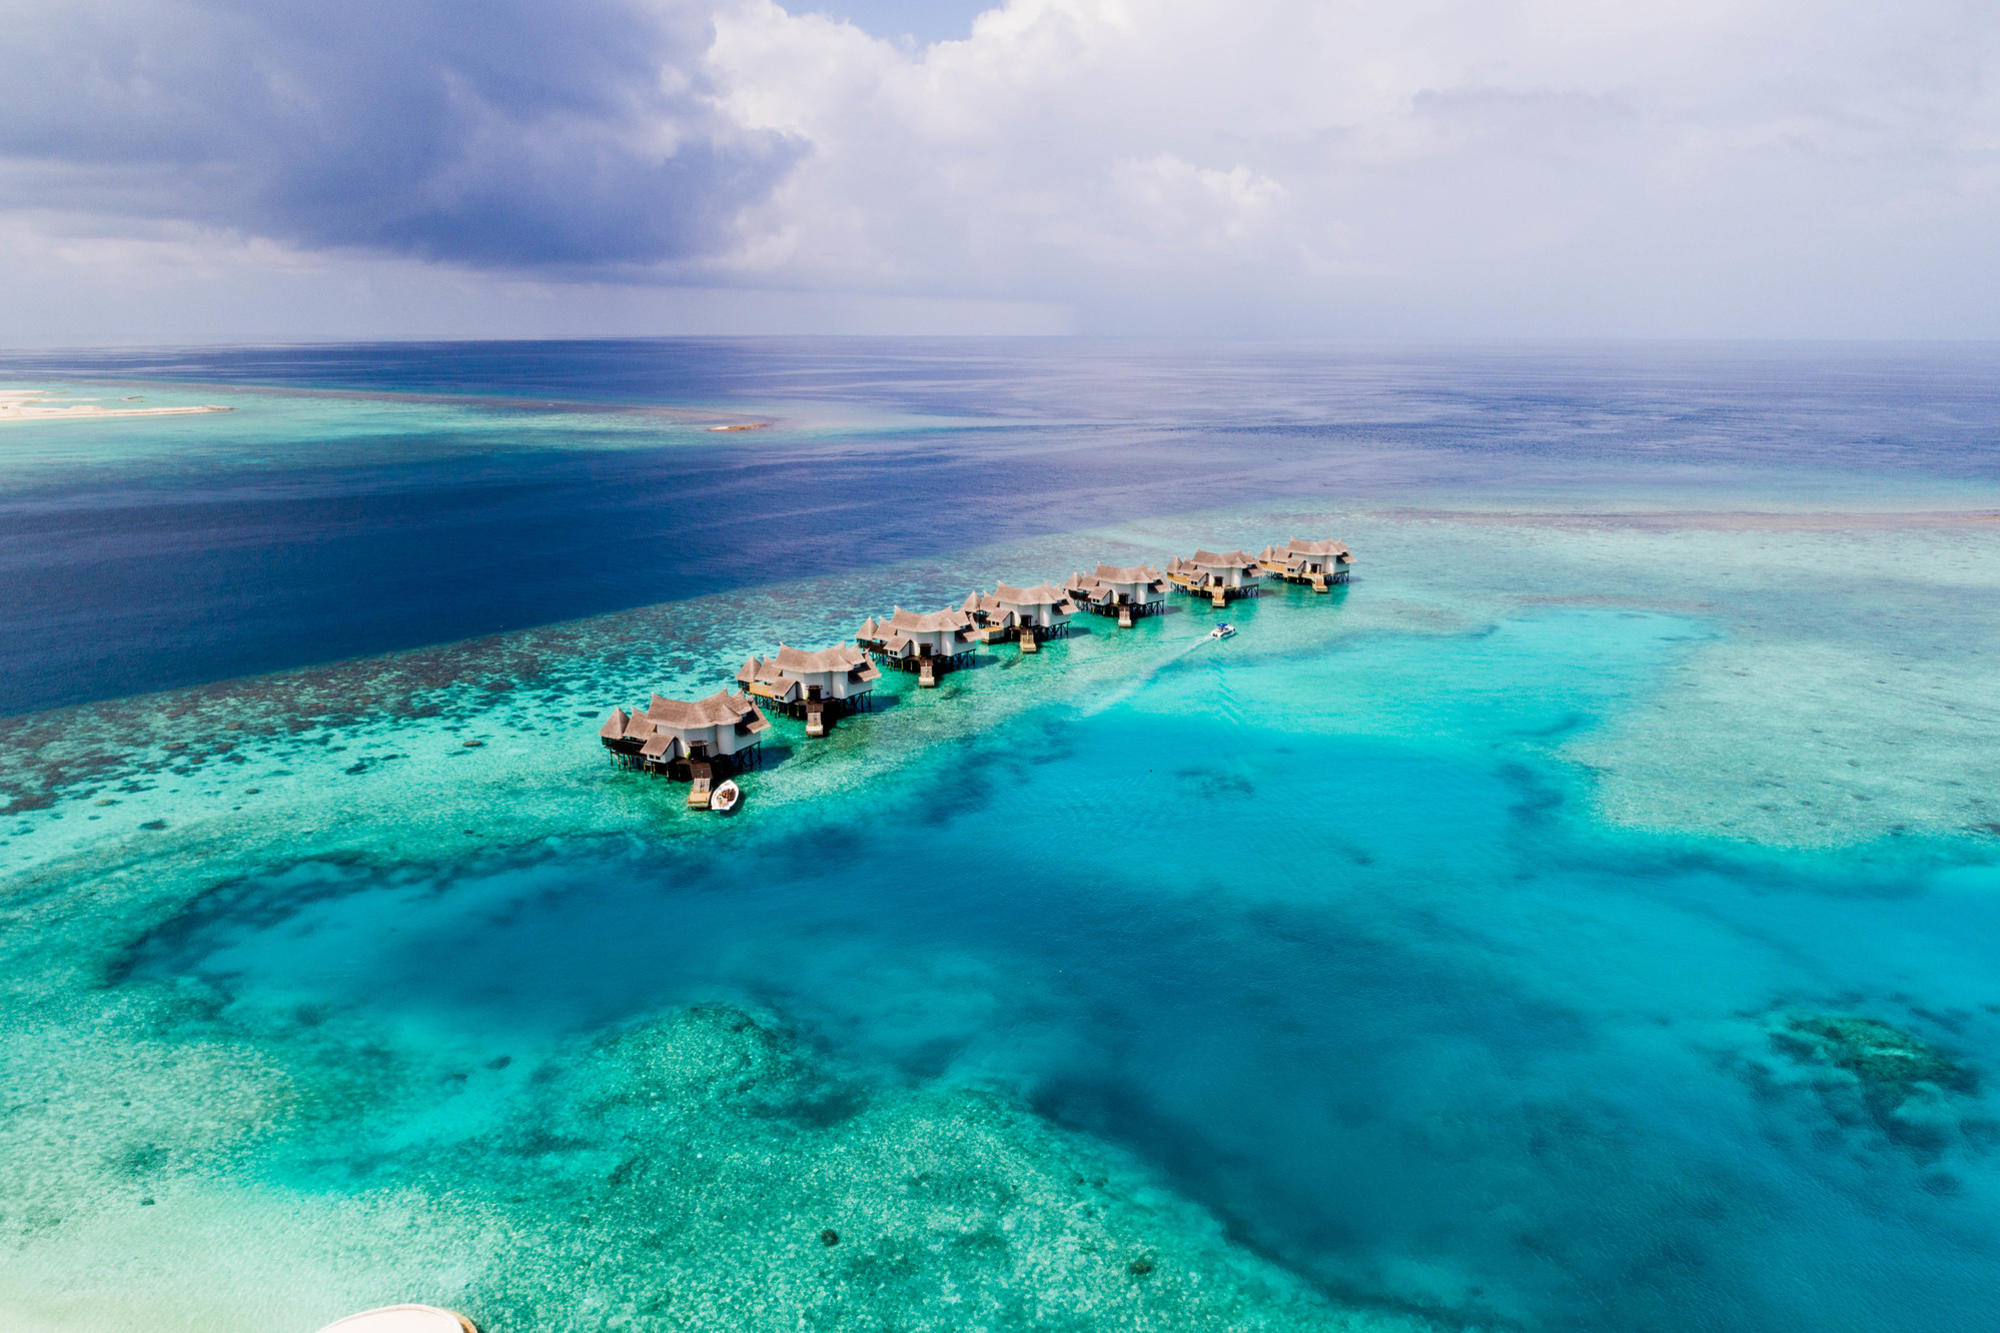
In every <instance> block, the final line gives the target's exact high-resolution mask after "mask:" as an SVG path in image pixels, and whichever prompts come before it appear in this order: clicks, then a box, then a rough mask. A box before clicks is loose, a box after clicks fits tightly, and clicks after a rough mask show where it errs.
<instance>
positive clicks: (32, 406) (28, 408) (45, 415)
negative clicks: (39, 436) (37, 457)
mask: <svg viewBox="0 0 2000 1333" xmlns="http://www.w3.org/2000/svg"><path fill="white" fill-rule="evenodd" d="M121 401H123V402H138V401H139V400H138V399H136V398H128V399H123V400H121ZM227 411H229V409H228V408H227V407H224V406H222V405H220V404H218V403H203V404H196V405H193V406H188V407H106V406H104V405H103V403H102V401H101V400H99V399H96V398H56V397H52V396H51V395H49V394H47V393H43V392H41V391H40V390H35V389H26V390H22V389H0V421H82V420H90V419H96V418H100V417H177V416H187V415H189V414H191V413H195V412H227Z"/></svg>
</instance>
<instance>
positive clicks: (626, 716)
mask: <svg viewBox="0 0 2000 1333" xmlns="http://www.w3.org/2000/svg"><path fill="white" fill-rule="evenodd" d="M770 728H771V722H770V719H769V718H766V717H765V716H764V714H763V712H762V711H761V710H759V709H758V707H757V705H756V704H755V703H753V702H752V701H751V699H750V697H749V696H748V695H743V694H731V693H730V692H729V691H727V690H718V691H716V692H715V693H714V694H711V695H709V696H708V697H707V698H706V699H695V700H686V699H665V698H662V697H660V696H659V695H657V694H656V695H654V696H653V700H652V702H651V703H650V704H648V705H647V706H646V710H645V711H644V712H636V711H635V712H632V713H627V712H626V711H625V710H624V709H622V708H614V709H612V710H611V717H610V718H609V719H608V720H607V721H606V722H605V724H604V726H603V727H602V728H601V729H599V731H598V733H597V734H598V737H599V738H600V739H601V740H602V741H603V742H604V747H605V748H606V749H607V750H609V751H611V757H612V759H613V760H615V761H616V762H617V763H619V764H620V765H622V766H624V767H626V768H632V769H637V770H639V771H640V772H643V773H653V774H664V775H665V776H667V777H670V778H675V779H678V780H679V781H682V782H686V783H689V784H690V786H689V789H688V804H689V805H699V806H703V807H706V806H707V805H708V796H709V789H710V785H711V783H713V782H714V781H715V779H716V778H718V777H728V776H729V775H730V774H732V773H740V772H742V771H743V770H744V769H746V768H748V767H750V766H751V765H753V764H755V763H757V762H758V761H759V760H760V759H761V758H762V757H763V742H762V739H761V738H762V737H763V734H764V733H765V732H766V731H768V730H770Z"/></svg>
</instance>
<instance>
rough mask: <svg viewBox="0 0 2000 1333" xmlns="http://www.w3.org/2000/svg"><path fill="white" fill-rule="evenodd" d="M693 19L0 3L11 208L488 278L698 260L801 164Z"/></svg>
mask: <svg viewBox="0 0 2000 1333" xmlns="http://www.w3.org/2000/svg"><path fill="white" fill-rule="evenodd" d="M709 40H710V31H709V25H708V20H707V17H706V14H705V12H704V11H703V10H701V9H699V8H697V7H695V6H693V5H691V4H685V3H677V2H676V0H658V2H657V3H645V0H571V2H569V3H554V0H540V2H537V0H484V2H482V0H429V2H428V3H427V2H426V0H313V2H312V3H298V2H292V0H266V2H265V3H248V2H247V0H181V2H179V3H175V2H174V0H130V2H128V3H122V4H121V3H109V2H106V0H96V2H94V3H93V2H92V0H83V2H82V3H68V2H67V0H66V2H65V3H59V4H48V3H33V0H31V2H30V3H27V4H9V3H0V68H7V69H8V70H9V76H8V77H7V78H6V79H4V80H0V190H4V192H5V197H4V199H0V205H4V206H6V207H9V208H16V209H18V208H50V209H63V210H79V211H84V212H90V213H117V214H123V215H128V216H142V217H149V218H182V219H190V220H194V221H200V222H207V223H217V224H223V225H228V226H234V227H240V228H243V229H245V230H247V231H251V232H254V233H257V234H259V235H264V236H269V237H273V238H277V239H281V240H285V241H290V242H294V243H298V244H302V245H306V246H359V247H364V248H368V249H373V250H381V251H387V252H394V253H402V254H414V255H421V256H424V257H427V258H434V259H443V260H452V261H458V262H463V263H470V264H475V265H483V266H489V267H550V266H582V267H589V266H602V265H613V264H625V263H646V262H653V261H661V260H674V259H684V258H689V257H694V256H698V255H701V254H703V253H707V252H709V251H712V250H713V249H715V248H716V247H717V246H718V245H719V244H721V243H722V241H723V239H724V237H725V235H726V229H727V224H728V222H729V219H730V218H731V217H732V216H733V215H734V213H735V212H736V210H737V209H739V208H740V207H741V206H742V205H744V204H746V203H749V202H752V201H754V200H756V199H758V198H761V197H762V196H763V195H764V193H765V192H766V191H768V190H769V188H770V187H771V185H772V184H773V183H775V181H776V180H777V178H778V177H779V176H780V175H781V174H782V173H783V172H784V170H785V169H786V168H787V167H788V166H789V165H790V163H791V162H792V161H793V160H794V158H795V157H796V155H797V151H798V149H797V146H796V145H795V144H793V143H790V142H788V141H786V140H783V139H782V138H779V137H777V136H773V135H769V134H759V133H751V132H747V131H744V130H742V129H741V128H739V127H737V126H735V125H733V124H731V123H730V122H729V121H728V120H727V119H726V118H725V117H723V116H722V115H721V114H720V113H719V112H718V111H716V110H715V109H714V108H713V107H712V106H711V105H710V104H709V102H708V101H707V99H706V98H705V96H704V90H703V86H702V82H701V74H700V69H699V64H700V59H701V55H702V52H703V51H704V50H705V49H706V48H707V46H708V43H709Z"/></svg>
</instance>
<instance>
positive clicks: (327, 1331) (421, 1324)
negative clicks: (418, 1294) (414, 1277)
mask: <svg viewBox="0 0 2000 1333" xmlns="http://www.w3.org/2000/svg"><path fill="white" fill-rule="evenodd" d="M319 1333H479V1330H478V1328H477V1327H476V1326H474V1324H473V1322H472V1321H471V1320H470V1319H467V1318H466V1317H465V1316H464V1315H462V1314H459V1313H458V1312H457V1311H455V1310H440V1309H438V1307H437V1306H435V1305H385V1306H383V1307H382V1308H381V1309H379V1310H364V1311H363V1312H362V1313H360V1314H351V1315H349V1316H347V1318H345V1319H336V1320H334V1321H333V1322H332V1323H331V1324H328V1325H327V1326H326V1327H325V1328H323V1329H321V1330H320V1331H319Z"/></svg>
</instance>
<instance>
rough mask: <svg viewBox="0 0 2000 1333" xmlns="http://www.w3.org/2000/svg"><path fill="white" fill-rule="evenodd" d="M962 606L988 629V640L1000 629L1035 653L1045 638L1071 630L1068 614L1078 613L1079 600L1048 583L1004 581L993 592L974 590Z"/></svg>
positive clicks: (983, 627)
mask: <svg viewBox="0 0 2000 1333" xmlns="http://www.w3.org/2000/svg"><path fill="white" fill-rule="evenodd" d="M961 609H966V610H967V614H969V615H971V616H972V617H973V618H974V619H975V620H976V621H977V622H978V623H979V626H980V628H981V629H983V630H985V631H987V634H988V639H989V641H990V640H991V638H992V637H995V636H994V635H993V634H992V631H993V630H995V629H1000V630H1002V632H1003V633H1011V634H1014V635H1017V636H1018V637H1019V638H1020V641H1021V651H1022V652H1024V653H1032V652H1038V651H1040V648H1041V643H1042V640H1044V639H1052V638H1055V637H1056V636H1058V635H1061V634H1067V633H1068V632H1069V618H1070V617H1071V616H1072V615H1075V614H1076V603H1075V602H1072V601H1071V600H1070V598H1069V594H1068V593H1067V592H1064V591H1063V590H1062V589H1061V588H1052V587H1050V586H1049V585H1048V584H1046V583H1038V584H1036V585H1035V586H1034V587H1032V588H1016V587H1013V586H1011V585H1009V584H1005V583H1002V584H1000V585H999V586H998V587H996V588H994V590H993V591H992V592H991V593H978V592H976V593H974V594H972V596H970V597H968V598H966V599H965V606H964V608H961Z"/></svg>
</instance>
